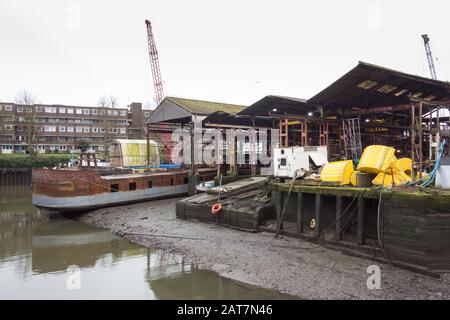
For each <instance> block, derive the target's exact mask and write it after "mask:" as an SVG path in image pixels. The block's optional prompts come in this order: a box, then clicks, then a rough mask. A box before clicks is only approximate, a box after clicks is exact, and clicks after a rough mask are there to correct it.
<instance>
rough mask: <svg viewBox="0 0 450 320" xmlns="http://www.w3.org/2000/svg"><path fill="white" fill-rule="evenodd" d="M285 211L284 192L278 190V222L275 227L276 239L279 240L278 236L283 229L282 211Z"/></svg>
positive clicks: (276, 201) (276, 208)
mask: <svg viewBox="0 0 450 320" xmlns="http://www.w3.org/2000/svg"><path fill="white" fill-rule="evenodd" d="M282 209H283V192H282V191H281V190H279V189H278V190H277V192H276V198H275V210H276V213H277V221H276V225H275V239H277V238H278V234H279V232H280V230H281V229H282V225H283V222H282V221H281V210H282Z"/></svg>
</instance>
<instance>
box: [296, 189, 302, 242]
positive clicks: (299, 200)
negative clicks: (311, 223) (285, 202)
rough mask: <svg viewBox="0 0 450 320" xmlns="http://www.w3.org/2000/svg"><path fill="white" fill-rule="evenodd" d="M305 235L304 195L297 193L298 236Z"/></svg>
mask: <svg viewBox="0 0 450 320" xmlns="http://www.w3.org/2000/svg"><path fill="white" fill-rule="evenodd" d="M302 233H303V193H301V192H298V193H297V235H300V234H302Z"/></svg>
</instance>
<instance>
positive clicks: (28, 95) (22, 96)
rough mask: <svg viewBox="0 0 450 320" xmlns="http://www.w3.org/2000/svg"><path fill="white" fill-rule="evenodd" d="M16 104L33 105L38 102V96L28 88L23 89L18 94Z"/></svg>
mask: <svg viewBox="0 0 450 320" xmlns="http://www.w3.org/2000/svg"><path fill="white" fill-rule="evenodd" d="M15 100H16V104H20V105H26V106H31V105H33V104H34V103H35V102H36V96H35V95H34V94H33V92H31V91H30V90H28V89H23V90H21V91H19V92H18V93H17V94H16V99H15Z"/></svg>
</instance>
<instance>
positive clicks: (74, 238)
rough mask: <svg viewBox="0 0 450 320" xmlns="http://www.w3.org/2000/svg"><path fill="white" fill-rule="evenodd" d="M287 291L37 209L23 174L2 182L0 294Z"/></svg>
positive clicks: (208, 295) (190, 295)
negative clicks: (253, 284) (245, 281)
mask: <svg viewBox="0 0 450 320" xmlns="http://www.w3.org/2000/svg"><path fill="white" fill-rule="evenodd" d="M285 298H289V297H288V296H285V295H282V294H280V293H278V292H276V291H270V290H264V289H260V288H254V287H250V286H246V285H242V284H240V283H238V282H234V281H231V280H227V279H223V278H221V277H219V276H218V275H216V274H215V273H211V272H206V271H200V270H198V269H196V267H195V266H194V265H191V264H188V263H186V262H185V261H184V259H183V257H180V256H177V255H173V254H165V253H163V252H161V251H159V250H154V249H148V248H144V247H141V246H139V245H136V244H133V243H132V242H130V241H128V240H126V239H122V238H119V237H116V236H115V235H113V234H111V233H110V232H109V231H108V230H105V229H101V228H96V227H92V226H90V225H86V224H84V223H82V222H78V221H74V220H71V219H68V218H65V217H62V216H60V215H57V214H49V213H46V212H42V211H40V210H38V209H37V208H36V207H34V206H33V204H32V203H31V192H30V186H29V183H28V182H25V183H21V184H20V183H19V184H17V183H9V185H7V186H5V185H3V186H2V185H0V299H285Z"/></svg>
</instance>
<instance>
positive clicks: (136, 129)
mask: <svg viewBox="0 0 450 320" xmlns="http://www.w3.org/2000/svg"><path fill="white" fill-rule="evenodd" d="M150 114H151V110H142V104H140V103H132V104H130V105H129V106H128V107H127V108H110V107H80V106H67V105H44V104H34V105H19V104H15V103H3V102H0V153H15V152H19V153H24V152H27V151H29V150H35V151H37V152H40V153H45V152H68V151H70V150H75V149H76V145H77V144H78V143H79V142H80V141H86V142H88V143H89V148H90V150H94V151H99V152H102V151H105V150H106V146H107V145H108V144H109V143H110V141H112V139H127V138H131V139H143V138H145V131H144V125H143V121H144V119H145V118H146V117H148V116H149V115H150Z"/></svg>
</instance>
